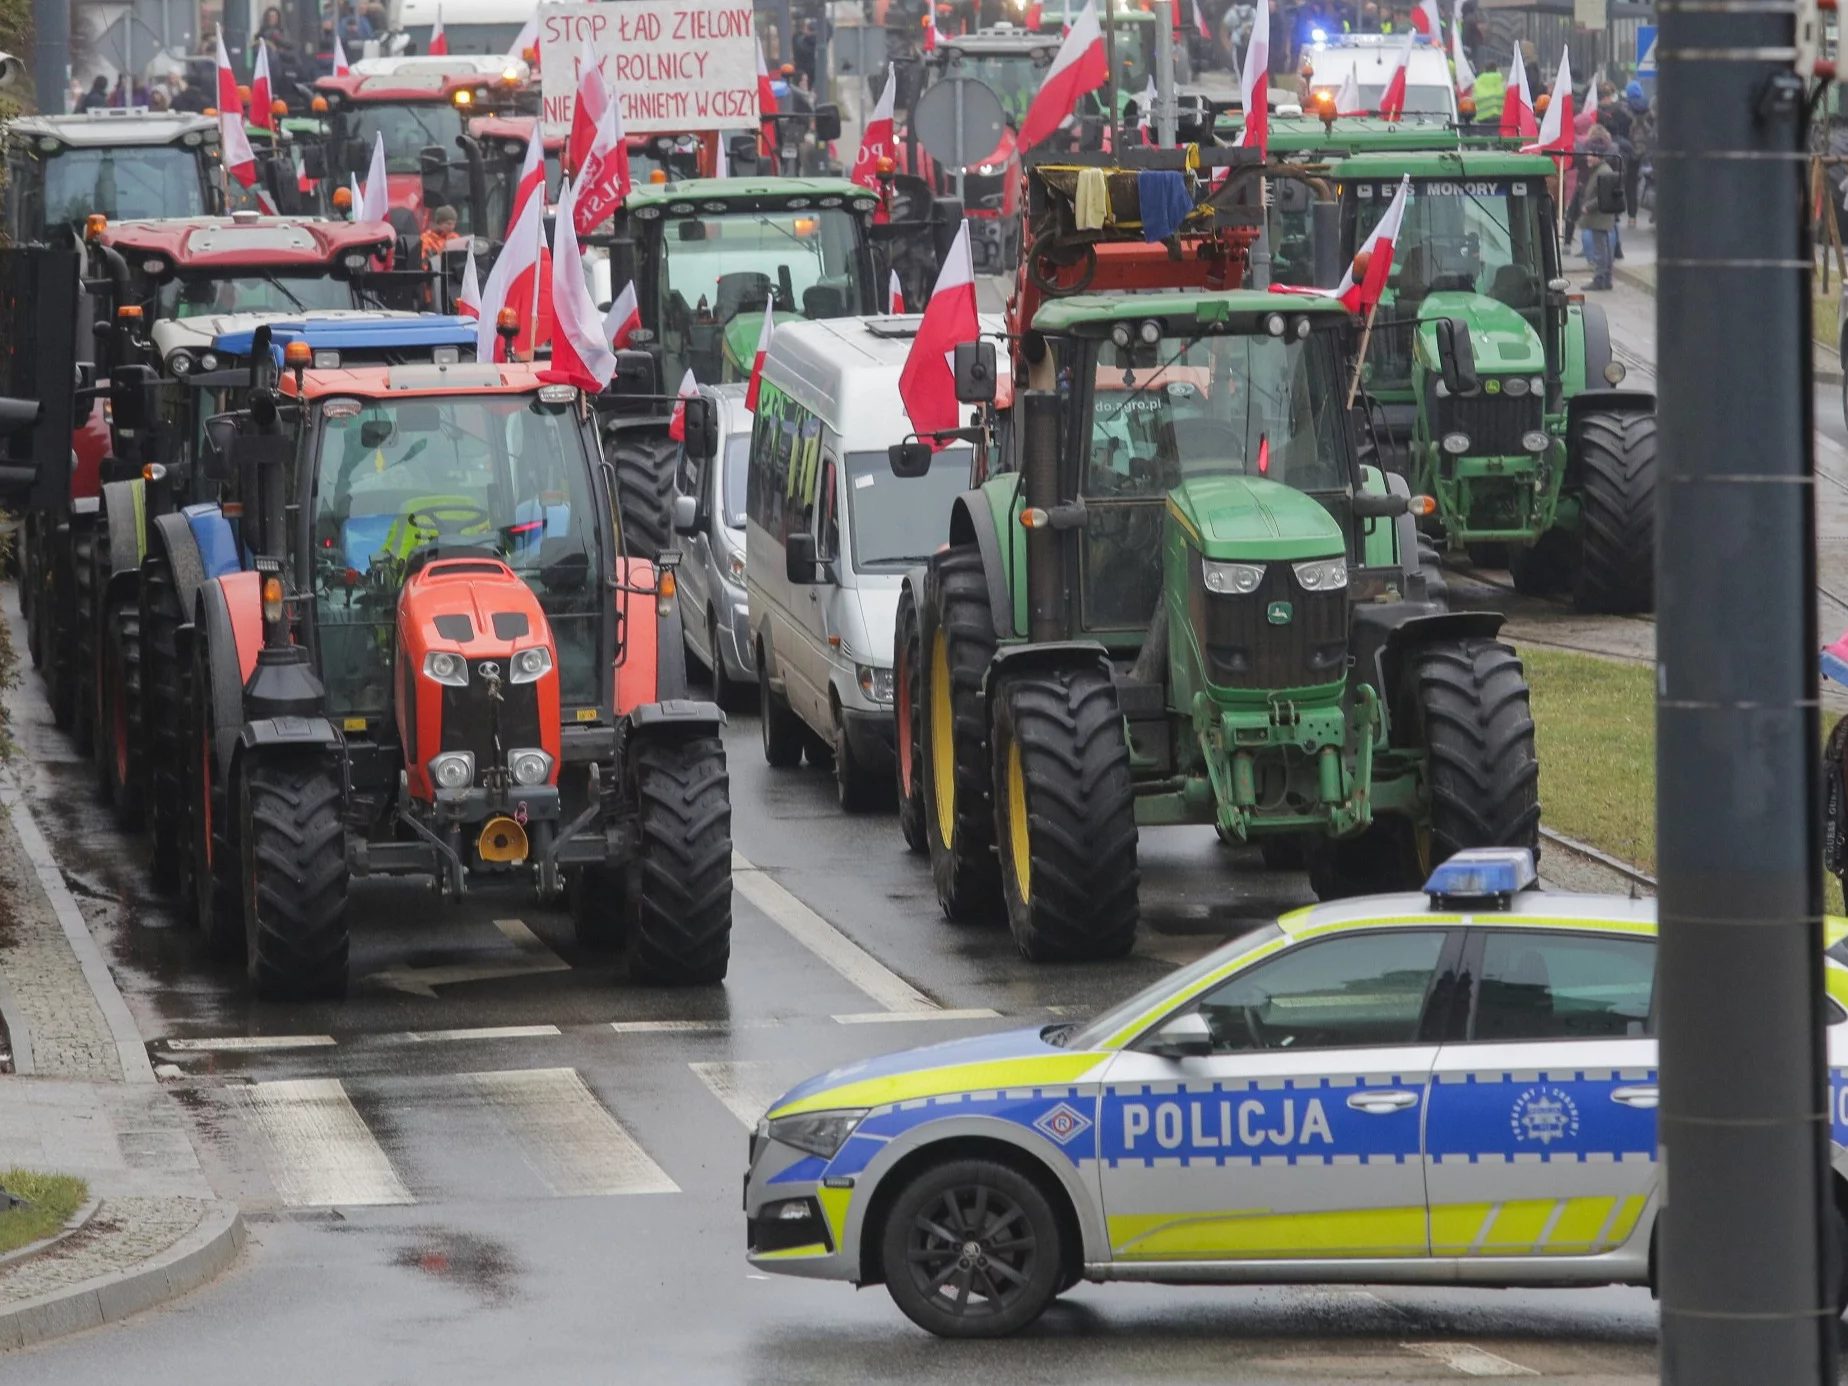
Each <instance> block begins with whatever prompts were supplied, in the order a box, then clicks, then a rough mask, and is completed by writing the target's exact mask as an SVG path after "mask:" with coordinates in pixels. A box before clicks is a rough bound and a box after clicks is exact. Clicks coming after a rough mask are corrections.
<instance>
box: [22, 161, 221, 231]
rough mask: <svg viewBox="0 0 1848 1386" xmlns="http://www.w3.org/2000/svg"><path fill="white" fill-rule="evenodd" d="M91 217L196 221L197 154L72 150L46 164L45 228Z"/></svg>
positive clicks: (200, 194) (200, 192)
mask: <svg viewBox="0 0 1848 1386" xmlns="http://www.w3.org/2000/svg"><path fill="white" fill-rule="evenodd" d="M93 212H100V213H101V214H102V215H103V216H106V217H108V218H109V220H110V221H112V222H114V221H130V220H134V219H137V218H143V217H196V216H201V215H203V214H204V212H205V192H204V188H203V186H202V185H201V183H200V181H199V164H198V155H197V153H196V152H195V151H194V150H191V149H187V148H185V147H176V146H173V145H163V146H160V147H158V148H153V149H69V150H66V151H65V152H64V153H62V154H59V155H57V156H56V157H55V158H48V159H46V160H45V224H46V225H47V226H56V225H58V224H59V223H61V222H68V223H73V224H74V223H78V222H81V221H82V220H83V219H84V218H85V217H87V216H89V215H90V214H91V213H93Z"/></svg>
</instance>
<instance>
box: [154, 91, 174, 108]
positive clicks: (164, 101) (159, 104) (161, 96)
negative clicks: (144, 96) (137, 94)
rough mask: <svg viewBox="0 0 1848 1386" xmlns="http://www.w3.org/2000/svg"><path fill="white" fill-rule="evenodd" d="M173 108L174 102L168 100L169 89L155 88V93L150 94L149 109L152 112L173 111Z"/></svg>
mask: <svg viewBox="0 0 1848 1386" xmlns="http://www.w3.org/2000/svg"><path fill="white" fill-rule="evenodd" d="M172 107H173V102H172V101H171V100H169V99H168V96H167V89H166V88H165V87H155V88H154V90H153V91H151V92H149V93H148V109H149V110H150V111H165V110H171V109H172Z"/></svg>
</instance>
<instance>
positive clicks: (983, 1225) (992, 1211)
mask: <svg viewBox="0 0 1848 1386" xmlns="http://www.w3.org/2000/svg"><path fill="white" fill-rule="evenodd" d="M881 1260H882V1264H883V1267H884V1271H885V1284H886V1291H887V1293H889V1294H890V1295H891V1296H892V1302H893V1303H894V1304H896V1305H898V1307H899V1309H900V1310H901V1311H902V1312H903V1313H904V1315H905V1317H906V1318H908V1319H910V1320H911V1321H912V1322H913V1323H915V1324H917V1325H918V1327H920V1328H922V1329H924V1330H926V1331H927V1332H930V1333H934V1334H936V1335H937V1336H938V1337H940V1338H999V1337H1005V1336H1006V1335H1007V1334H1010V1333H1014V1332H1017V1331H1019V1330H1020V1329H1022V1328H1024V1327H1026V1326H1027V1325H1028V1324H1030V1323H1032V1322H1033V1320H1035V1319H1037V1318H1038V1317H1039V1316H1040V1314H1041V1313H1042V1312H1044V1310H1045V1308H1046V1306H1047V1305H1048V1304H1050V1303H1051V1302H1052V1299H1053V1297H1054V1296H1055V1295H1057V1294H1058V1293H1059V1292H1060V1290H1061V1289H1063V1288H1066V1286H1065V1284H1064V1280H1065V1274H1066V1271H1067V1267H1066V1265H1065V1257H1064V1250H1063V1247H1062V1246H1061V1238H1060V1233H1059V1220H1058V1217H1057V1215H1056V1214H1055V1213H1054V1212H1053V1210H1052V1205H1051V1204H1050V1203H1049V1202H1048V1201H1047V1199H1046V1196H1045V1194H1043V1193H1041V1192H1040V1189H1039V1187H1038V1185H1036V1184H1035V1183H1034V1182H1033V1181H1032V1180H1031V1179H1029V1178H1027V1177H1026V1176H1025V1175H1023V1174H1021V1173H1020V1172H1019V1171H1018V1170H1015V1169H1012V1168H1010V1167H1009V1166H1007V1165H1003V1164H998V1163H996V1162H995V1161H992V1160H952V1161H949V1162H948V1163H945V1164H941V1165H937V1166H934V1167H933V1168H931V1169H927V1170H925V1171H924V1172H923V1173H922V1174H920V1175H918V1176H917V1177H916V1178H915V1179H913V1180H912V1181H911V1183H910V1184H909V1185H907V1186H906V1187H905V1189H904V1190H903V1191H902V1192H901V1193H900V1194H899V1195H898V1198H897V1200H896V1201H895V1202H894V1203H893V1204H892V1210H891V1213H890V1214H889V1215H888V1217H887V1220H886V1225H885V1232H884V1236H883V1238H882V1246H881Z"/></svg>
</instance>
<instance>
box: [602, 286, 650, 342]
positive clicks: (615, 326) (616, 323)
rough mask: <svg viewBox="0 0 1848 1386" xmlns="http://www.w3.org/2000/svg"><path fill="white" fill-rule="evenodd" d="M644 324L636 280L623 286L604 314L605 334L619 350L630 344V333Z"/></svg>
mask: <svg viewBox="0 0 1848 1386" xmlns="http://www.w3.org/2000/svg"><path fill="white" fill-rule="evenodd" d="M641 325H642V310H641V306H640V305H639V304H637V303H636V301H635V281H634V280H633V279H631V280H630V281H629V282H628V283H627V284H624V285H623V286H622V292H621V293H619V294H617V295H616V301H615V302H614V303H612V304H610V311H609V312H607V313H605V314H604V315H603V335H604V337H605V338H606V339H607V340H608V341H609V344H610V345H611V346H612V347H613V348H615V349H616V350H617V351H621V350H622V349H623V348H624V347H626V346H628V345H629V334H630V333H631V332H633V331H635V329H636V328H638V327H640V326H641Z"/></svg>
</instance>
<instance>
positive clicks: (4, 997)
mask: <svg viewBox="0 0 1848 1386" xmlns="http://www.w3.org/2000/svg"><path fill="white" fill-rule="evenodd" d="M0 1029H4V1030H5V1031H6V1038H7V1042H8V1043H9V1044H10V1045H12V1047H13V1072H14V1073H15V1074H16V1075H17V1076H19V1077H21V1078H30V1077H31V1076H32V1075H33V1073H34V1072H36V1070H35V1069H34V1068H33V1065H32V1032H31V1031H30V1030H28V1029H27V1028H26V1018H25V1016H23V1015H21V1014H20V1012H19V1000H18V998H16V997H15V996H14V995H13V993H12V992H11V991H9V990H7V985H6V978H4V977H0Z"/></svg>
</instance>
